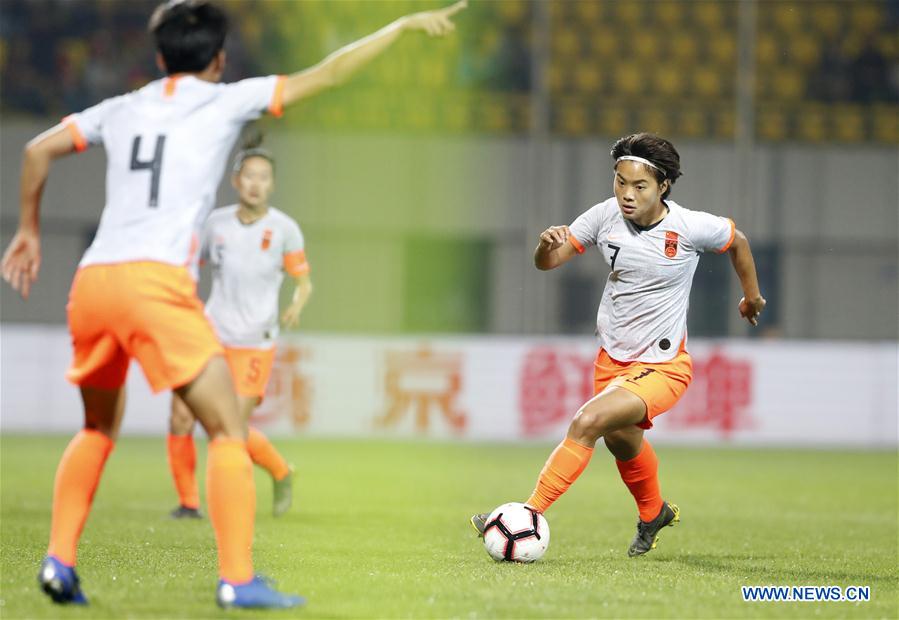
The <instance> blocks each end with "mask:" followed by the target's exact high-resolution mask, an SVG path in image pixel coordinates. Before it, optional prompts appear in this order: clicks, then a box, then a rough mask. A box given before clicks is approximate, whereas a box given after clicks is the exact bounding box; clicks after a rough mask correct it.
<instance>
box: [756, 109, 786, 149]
mask: <svg viewBox="0 0 899 620" xmlns="http://www.w3.org/2000/svg"><path fill="white" fill-rule="evenodd" d="M756 131H757V133H758V136H759V137H760V138H762V139H763V140H771V141H775V142H776V141H780V140H783V139H785V138H786V137H787V115H786V113H785V112H784V110H783V109H781V108H767V109H762V110H760V111H759V112H758V114H757V116H756Z"/></svg>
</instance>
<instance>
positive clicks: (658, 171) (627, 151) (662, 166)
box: [612, 133, 682, 199]
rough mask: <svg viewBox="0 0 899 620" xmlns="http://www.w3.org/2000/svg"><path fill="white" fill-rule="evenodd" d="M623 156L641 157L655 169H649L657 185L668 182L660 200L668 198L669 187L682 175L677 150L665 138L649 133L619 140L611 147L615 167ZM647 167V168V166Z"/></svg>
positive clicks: (632, 135)
mask: <svg viewBox="0 0 899 620" xmlns="http://www.w3.org/2000/svg"><path fill="white" fill-rule="evenodd" d="M624 155H632V156H633V157H642V158H643V159H646V160H649V161H651V162H652V163H653V165H655V166H657V168H649V170H650V171H651V172H652V174H653V176H655V178H656V181H658V183H659V185H661V184H662V181H664V180H665V179H667V180H668V183H669V184H668V189H666V190H665V193H664V194H662V198H663V199H664V198H668V195H669V194H670V193H671V186H672V185H674V182H675V181H676V180H677V178H678V177H680V176H681V175H682V173H681V171H680V154H678V152H677V149H676V148H674V145H673V144H671V142H669V141H668V140H666V139H665V138H661V137H659V136H657V135H655V134H651V133H635V134H631V135H629V136H625V137H623V138H619V139H618V141H616V142H615V144H614V146H612V159H614V160H615V165H616V166H617V165H618V158H619V157H622V156H624ZM647 167H648V166H647Z"/></svg>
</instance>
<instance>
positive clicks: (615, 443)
mask: <svg viewBox="0 0 899 620" xmlns="http://www.w3.org/2000/svg"><path fill="white" fill-rule="evenodd" d="M612 158H613V159H614V161H615V164H614V167H613V169H614V174H615V178H614V186H615V196H614V197H612V198H609V199H608V200H605V201H603V202H601V203H599V204H598V205H595V206H594V207H592V208H591V209H589V210H588V211H586V212H585V213H583V214H582V215H581V216H580V217H578V218H577V219H576V220H575V221H574V223H573V224H572V225H571V227H570V228H569V227H568V226H552V227H550V228H547V229H546V230H545V231H543V232H542V233H541V234H540V243H539V245H538V246H537V250H536V252H535V254H534V262H535V264H536V266H537V268H538V269H541V270H549V269H555V268H556V267H560V266H561V265H563V264H565V263H567V262H568V261H569V260H571V259H572V258H574V257H575V256H577V255H578V254H583V253H584V251H585V250H586V249H587V248H589V247H593V246H595V247H597V248H598V249H599V250H600V252H601V254H602V257H603V259H604V260H605V261H606V263H607V264H608V265H609V266H610V267H611V269H612V272H611V273H610V274H609V278H608V281H607V282H606V285H605V290H604V291H603V296H602V301H601V302H600V305H599V312H598V313H597V323H596V326H597V335H598V337H599V344H600V349H599V353H598V355H597V356H596V362H595V372H594V384H593V385H594V393H595V396H594V397H593V398H592V399H590V400H589V401H587V402H586V403H585V404H584V405H583V406H582V407H581V408H580V409H579V410H578V411H577V413H576V415H575V417H574V419H573V420H572V422H571V425H570V426H569V427H568V436H567V437H566V438H565V440H564V441H563V442H562V443H561V444H559V446H558V447H557V448H556V449H555V450H554V451H553V453H552V454H551V455H550V457H549V460H547V461H546V465H545V466H544V467H543V471H541V472H540V476H539V478H538V479H537V487H536V488H535V489H534V492H533V494H532V495H531V497H530V498H528V500H527V502H526V503H527V504H528V505H529V506H531V507H532V508H534V509H536V510H537V511H539V512H544V511H546V509H547V508H549V507H550V506H551V505H552V504H553V502H555V501H556V500H557V499H558V498H559V497H560V496H561V495H562V493H564V492H565V491H566V490H568V488H569V487H570V486H571V485H572V484H573V483H574V481H575V480H577V478H578V476H579V475H580V474H581V472H583V471H584V468H586V467H587V464H588V463H589V462H590V457H592V456H593V449H594V445H595V444H596V441H597V440H598V439H599V438H600V437H602V438H603V440H604V441H605V444H606V447H607V448H608V449H609V452H611V453H612V454H613V455H614V456H615V459H616V462H617V465H618V471H619V472H620V474H621V479H622V481H623V482H624V484H625V485H626V486H627V488H628V489H629V490H630V492H631V494H632V495H633V496H634V499H635V500H636V502H637V509H638V511H639V513H640V518H639V520H638V521H637V535H636V536H635V537H634V539H633V541H632V542H631V545H630V548H629V549H628V555H629V556H632V557H633V556H639V555H643V554H644V553H646V552H647V551H649V550H650V549H653V548H654V547H655V545H656V540H657V538H658V533H659V530H660V529H661V528H663V527H665V526H666V525H674V523H676V522H677V521H679V519H680V514H679V510H678V507H677V506H675V505H674V504H669V503H668V502H666V501H665V500H663V499H662V494H661V490H660V488H659V478H658V469H659V464H658V460H657V459H656V455H655V452H654V451H653V449H652V446H651V445H650V443H649V442H648V441H646V440H645V439H644V438H643V433H644V431H645V430H647V429H650V428H652V420H653V418H655V417H656V416H657V415H659V414H661V413H664V412H665V411H668V410H669V409H671V408H672V407H673V406H674V405H675V403H677V401H678V399H680V397H681V396H682V395H683V393H684V392H685V391H686V389H687V386H688V385H689V384H690V380H691V379H692V377H693V373H692V362H691V359H690V354H689V353H688V352H687V307H688V305H689V300H690V287H691V285H692V283H693V274H694V273H695V272H696V265H697V264H698V262H699V254H700V253H701V252H706V251H709V250H712V251H714V252H717V253H719V254H722V253H724V252H727V253H728V254H729V255H730V259H731V262H732V263H733V266H734V270H735V271H736V273H737V276H738V277H739V279H740V284H741V286H742V287H743V298H742V299H741V300H740V303H739V311H740V315H741V316H743V317H744V318H746V319H747V320H748V321H749V322H750V323H751V324H752V325H756V324H757V322H758V321H757V319H758V316H759V314H760V313H761V311H762V309H763V308H764V307H765V300H764V299H763V298H762V295H761V293H760V291H759V284H758V279H757V277H756V271H755V262H754V261H753V258H752V252H751V251H750V249H749V242H748V241H747V240H746V237H745V236H744V235H743V233H742V232H740V231H739V230H736V228H735V226H734V223H733V221H731V220H729V219H726V218H723V217H718V216H715V215H711V214H709V213H704V212H701V211H690V210H688V209H685V208H684V207H682V206H680V205H678V204H677V203H675V202H674V201H672V200H667V198H668V196H669V194H670V193H671V186H672V185H673V184H674V182H675V181H676V180H677V178H678V177H679V176H681V171H680V156H679V155H678V152H677V150H675V148H674V145H673V144H671V143H670V142H669V141H667V140H664V139H662V138H659V137H658V136H654V135H651V134H646V133H641V134H634V135H631V136H627V137H624V138H621V139H620V140H618V141H617V142H616V143H615V145H614V147H613V148H612ZM487 516H488V515H486V514H477V515H474V516H473V517H472V518H471V522H472V525H474V526H475V528H476V529H477V530H478V532H479V533H480V534H483V532H484V529H485V528H486V526H487V523H486V520H487Z"/></svg>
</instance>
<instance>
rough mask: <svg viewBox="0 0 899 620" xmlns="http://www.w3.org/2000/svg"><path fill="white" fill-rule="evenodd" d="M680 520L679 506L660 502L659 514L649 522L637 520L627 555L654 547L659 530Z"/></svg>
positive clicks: (636, 553) (641, 552)
mask: <svg viewBox="0 0 899 620" xmlns="http://www.w3.org/2000/svg"><path fill="white" fill-rule="evenodd" d="M679 522H680V508H678V507H677V506H676V505H675V504H669V503H668V502H662V509H661V510H660V511H659V516H657V517H656V518H655V519H653V520H652V521H650V522H648V523H647V522H646V521H640V520H638V521H637V535H636V536H634V540H633V541H632V542H631V546H630V547H629V548H628V550H627V555H628V556H629V557H632V558H634V557H637V556H638V555H643V554H644V553H647V552H649V551H652V550H653V549H655V548H656V545H657V544H658V542H659V530H661V529H662V528H663V527H665V526H673V525H674V524H675V523H679Z"/></svg>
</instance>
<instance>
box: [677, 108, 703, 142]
mask: <svg viewBox="0 0 899 620" xmlns="http://www.w3.org/2000/svg"><path fill="white" fill-rule="evenodd" d="M678 117H679V118H678V123H677V133H678V135H680V136H683V137H685V138H699V137H702V136H705V135H706V134H707V131H706V120H707V118H706V114H705V110H702V109H699V108H697V107H695V106H689V107H684V108H682V109H681V110H680V114H678Z"/></svg>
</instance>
